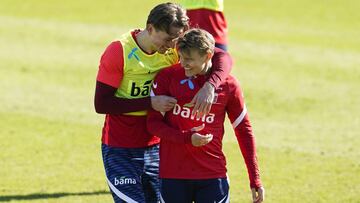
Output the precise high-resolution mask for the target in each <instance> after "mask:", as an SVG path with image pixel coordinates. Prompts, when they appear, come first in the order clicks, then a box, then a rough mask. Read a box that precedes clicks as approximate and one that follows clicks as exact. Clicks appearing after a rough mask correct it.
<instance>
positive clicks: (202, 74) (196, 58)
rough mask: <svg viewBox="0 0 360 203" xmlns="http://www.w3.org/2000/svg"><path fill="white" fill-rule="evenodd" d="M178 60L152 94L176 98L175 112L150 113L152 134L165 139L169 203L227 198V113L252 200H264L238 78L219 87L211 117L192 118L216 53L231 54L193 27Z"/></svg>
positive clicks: (164, 185)
mask: <svg viewBox="0 0 360 203" xmlns="http://www.w3.org/2000/svg"><path fill="white" fill-rule="evenodd" d="M177 49H178V52H179V56H180V63H181V64H176V65H173V66H171V67H170V68H167V69H164V70H162V71H161V72H160V73H159V74H158V75H157V76H156V78H155V81H154V86H153V88H152V93H153V94H154V95H168V96H172V97H174V98H176V99H177V103H176V104H175V107H174V108H173V110H172V111H168V112H165V113H160V112H157V111H153V110H152V111H150V112H149V114H148V118H147V125H148V130H149V132H150V133H152V134H154V135H157V136H158V137H160V138H161V142H160V178H161V183H160V185H161V186H160V188H161V189H160V190H161V196H162V199H163V200H164V201H165V202H171V203H192V202H193V201H194V202H195V203H209V202H228V201H229V184H228V180H227V175H226V161H225V156H224V154H223V152H222V138H223V135H224V119H225V114H226V113H227V114H228V117H229V118H230V121H231V123H232V126H233V128H234V131H235V134H236V137H237V140H238V143H239V146H240V149H241V152H242V155H243V157H244V160H245V163H246V166H247V169H248V175H249V179H250V187H251V191H252V194H253V201H254V202H257V203H259V202H262V201H263V199H264V188H263V187H262V184H261V181H260V175H259V169H258V163H257V159H256V150H255V138H254V135H253V132H252V128H251V125H250V121H249V117H248V114H247V109H246V107H245V103H244V98H243V93H242V91H241V88H240V86H239V84H238V82H237V80H236V79H235V78H234V77H232V76H228V77H227V79H226V80H225V81H223V82H222V83H221V85H220V86H219V87H218V88H216V96H215V99H214V100H213V106H212V108H211V111H210V113H209V114H208V115H204V116H202V117H200V118H199V117H195V116H192V111H194V109H193V107H192V105H191V104H189V102H190V101H191V98H192V97H193V96H194V95H195V94H196V92H197V91H199V89H200V88H201V86H202V85H203V84H204V82H205V81H206V80H208V78H209V77H210V74H211V73H212V71H214V70H213V67H214V66H215V65H217V64H214V63H213V61H212V60H211V58H212V56H213V55H214V54H219V53H222V54H223V56H226V55H227V53H226V52H224V51H223V50H221V49H219V48H214V39H213V37H212V36H211V35H210V34H209V33H208V32H206V31H205V30H201V29H190V30H188V31H186V32H185V34H184V36H182V37H180V38H179V39H178V42H177Z"/></svg>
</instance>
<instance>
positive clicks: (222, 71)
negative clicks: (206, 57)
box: [208, 52, 232, 88]
mask: <svg viewBox="0 0 360 203" xmlns="http://www.w3.org/2000/svg"><path fill="white" fill-rule="evenodd" d="M231 68H232V60H231V57H230V55H229V54H228V53H226V52H215V54H214V56H213V58H212V72H211V74H210V78H209V80H208V82H210V83H211V84H212V85H213V86H214V87H215V88H217V87H219V85H220V84H221V82H223V81H225V79H226V78H227V77H228V76H229V74H230V71H231Z"/></svg>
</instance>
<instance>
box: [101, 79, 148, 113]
mask: <svg viewBox="0 0 360 203" xmlns="http://www.w3.org/2000/svg"><path fill="white" fill-rule="evenodd" d="M115 92H116V88H114V87H111V86H109V85H106V84H104V83H101V82H98V81H97V82H96V90H95V99H94V105H95V111H96V112H97V113H100V114H122V113H129V112H135V111H142V110H147V109H149V108H151V99H150V97H145V98H139V99H123V98H118V97H115V96H114V95H115Z"/></svg>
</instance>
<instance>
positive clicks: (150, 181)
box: [141, 145, 160, 203]
mask: <svg viewBox="0 0 360 203" xmlns="http://www.w3.org/2000/svg"><path fill="white" fill-rule="evenodd" d="M141 178H142V180H141V181H142V186H143V190H144V195H145V202H146V203H157V202H159V201H160V181H159V145H155V146H152V147H149V148H148V149H146V150H145V154H144V173H143V174H142V176H141Z"/></svg>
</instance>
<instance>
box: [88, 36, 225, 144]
mask: <svg viewBox="0 0 360 203" xmlns="http://www.w3.org/2000/svg"><path fill="white" fill-rule="evenodd" d="M139 32H140V30H134V31H133V32H132V36H133V38H134V39H135V41H136V34H137V33H139ZM141 51H143V50H141ZM143 52H144V51H143ZM148 54H151V53H148ZM212 63H213V64H214V71H213V73H212V74H211V77H210V78H209V80H208V81H209V82H210V83H211V84H212V85H214V86H215V87H218V86H219V85H220V83H221V82H222V81H224V80H225V78H226V77H227V76H228V75H229V72H230V70H231V58H230V56H228V54H226V53H224V52H222V51H216V52H215V54H214V56H213V59H212ZM123 67H124V56H123V48H122V45H121V43H120V42H119V41H114V42H112V43H111V44H110V45H109V46H108V47H107V48H106V50H105V52H104V53H103V55H102V57H101V60H100V66H99V70H98V75H97V79H96V80H97V82H96V91H95V99H94V103H95V110H96V112H98V113H101V114H106V117H105V122H104V127H103V131H102V143H104V144H107V145H109V146H113V147H129V148H138V147H146V146H150V145H153V144H157V143H159V139H158V138H157V137H155V136H153V135H151V134H150V133H148V132H147V130H146V116H129V115H123V113H128V112H134V111H141V110H148V109H151V100H150V97H145V98H140V99H125V98H119V97H116V96H115V92H116V90H117V88H118V87H119V86H120V85H121V81H122V78H123V75H124V69H123ZM125 74H126V73H125Z"/></svg>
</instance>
